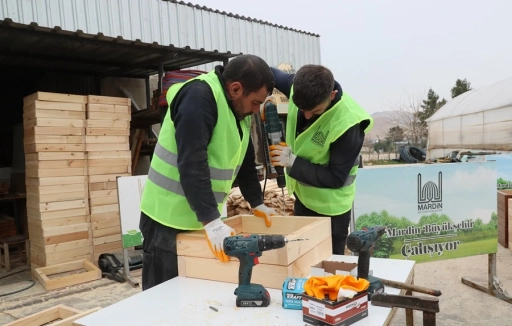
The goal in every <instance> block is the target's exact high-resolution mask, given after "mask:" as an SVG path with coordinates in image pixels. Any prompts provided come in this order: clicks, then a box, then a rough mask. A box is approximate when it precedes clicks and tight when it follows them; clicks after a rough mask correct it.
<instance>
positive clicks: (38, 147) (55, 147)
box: [23, 144, 114, 153]
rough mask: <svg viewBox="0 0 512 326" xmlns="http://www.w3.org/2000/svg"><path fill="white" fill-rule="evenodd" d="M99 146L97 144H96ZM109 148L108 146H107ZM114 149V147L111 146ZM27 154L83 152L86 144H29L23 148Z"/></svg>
mask: <svg viewBox="0 0 512 326" xmlns="http://www.w3.org/2000/svg"><path fill="white" fill-rule="evenodd" d="M95 145H97V144H95ZM107 147H108V146H107ZM111 147H114V146H111ZM23 148H24V150H25V153H36V152H83V151H85V149H86V148H87V146H86V144H27V145H24V146H23Z"/></svg>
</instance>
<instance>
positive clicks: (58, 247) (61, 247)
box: [45, 239, 92, 253]
mask: <svg viewBox="0 0 512 326" xmlns="http://www.w3.org/2000/svg"><path fill="white" fill-rule="evenodd" d="M83 247H92V239H82V240H74V241H68V242H61V243H57V244H52V245H48V246H45V252H46V253H51V252H59V251H65V250H72V249H77V248H83Z"/></svg>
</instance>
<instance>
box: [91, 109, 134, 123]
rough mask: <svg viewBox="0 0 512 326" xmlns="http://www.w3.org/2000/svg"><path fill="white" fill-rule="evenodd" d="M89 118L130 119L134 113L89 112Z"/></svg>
mask: <svg viewBox="0 0 512 326" xmlns="http://www.w3.org/2000/svg"><path fill="white" fill-rule="evenodd" d="M87 119H91V120H114V121H116V120H125V121H130V120H131V119H132V115H131V114H130V113H111V112H92V111H89V112H87Z"/></svg>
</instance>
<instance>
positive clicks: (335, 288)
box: [304, 275, 370, 301]
mask: <svg viewBox="0 0 512 326" xmlns="http://www.w3.org/2000/svg"><path fill="white" fill-rule="evenodd" d="M369 286H370V282H368V280H365V279H362V278H361V279H359V280H358V279H357V278H355V277H354V276H352V275H329V276H312V277H310V278H309V279H308V280H307V281H306V283H304V291H305V292H306V294H307V295H309V296H311V297H315V298H317V299H320V300H323V299H325V297H326V296H327V297H329V300H332V301H336V300H337V299H338V292H339V290H340V288H343V289H345V290H353V291H356V292H362V291H364V290H367V289H368V287H369Z"/></svg>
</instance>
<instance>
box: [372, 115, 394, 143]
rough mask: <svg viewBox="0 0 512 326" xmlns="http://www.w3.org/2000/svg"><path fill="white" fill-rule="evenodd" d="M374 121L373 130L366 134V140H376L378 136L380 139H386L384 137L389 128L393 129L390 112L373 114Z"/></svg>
mask: <svg viewBox="0 0 512 326" xmlns="http://www.w3.org/2000/svg"><path fill="white" fill-rule="evenodd" d="M372 117H373V119H374V125H373V129H372V130H371V131H370V132H369V133H368V134H367V136H366V137H367V138H369V139H371V140H373V139H377V136H379V138H380V139H384V138H386V135H387V133H388V131H389V128H392V127H394V124H393V122H392V120H393V119H392V118H391V117H392V113H391V112H390V111H383V112H375V113H374V114H372Z"/></svg>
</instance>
